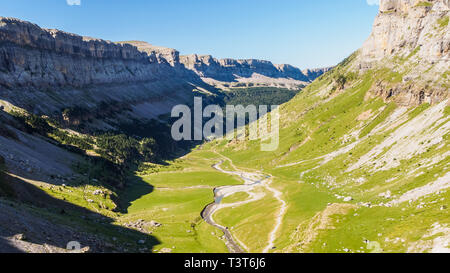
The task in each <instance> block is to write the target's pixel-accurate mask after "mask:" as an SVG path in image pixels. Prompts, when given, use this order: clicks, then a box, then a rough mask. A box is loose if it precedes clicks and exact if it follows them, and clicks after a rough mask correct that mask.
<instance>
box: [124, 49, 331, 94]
mask: <svg viewBox="0 0 450 273" xmlns="http://www.w3.org/2000/svg"><path fill="white" fill-rule="evenodd" d="M126 43H129V44H132V45H135V46H136V47H138V48H139V50H141V51H143V52H147V53H149V54H154V55H155V56H156V57H157V59H158V60H167V62H168V63H169V64H170V65H172V66H173V67H175V68H178V69H180V66H181V67H183V68H186V69H188V70H190V71H193V72H194V73H195V74H196V75H197V76H199V77H201V78H202V80H203V81H205V82H207V83H208V84H211V85H213V86H215V87H218V88H228V87H247V86H278V87H287V88H299V87H303V86H305V85H306V84H308V83H310V82H312V81H313V80H315V79H316V78H317V77H319V76H320V75H322V74H323V73H325V72H327V71H328V70H330V69H331V68H319V69H311V70H305V71H302V70H300V69H299V68H297V67H294V66H292V65H288V64H281V65H277V64H273V63H272V62H269V61H264V60H255V59H246V60H235V59H216V58H214V57H213V56H211V55H197V54H191V55H186V56H180V53H179V52H178V51H176V50H175V49H171V48H165V47H158V46H154V45H150V44H148V43H145V42H140V41H130V42H126Z"/></svg>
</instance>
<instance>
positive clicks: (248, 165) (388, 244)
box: [155, 54, 450, 252]
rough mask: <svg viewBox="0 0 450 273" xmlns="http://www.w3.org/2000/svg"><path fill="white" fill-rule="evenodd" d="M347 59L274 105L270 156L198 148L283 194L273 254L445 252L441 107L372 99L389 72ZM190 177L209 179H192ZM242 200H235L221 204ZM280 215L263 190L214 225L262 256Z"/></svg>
mask: <svg viewBox="0 0 450 273" xmlns="http://www.w3.org/2000/svg"><path fill="white" fill-rule="evenodd" d="M355 57H356V54H355V55H353V56H351V57H350V58H348V59H347V60H345V61H344V62H343V63H341V64H340V65H339V66H338V67H337V68H336V69H334V70H332V71H331V72H329V73H327V74H326V75H324V76H322V77H320V78H319V79H318V80H316V81H315V82H314V83H313V84H311V85H310V86H308V87H307V88H305V90H303V91H302V92H301V93H300V94H298V95H297V96H296V97H294V98H293V99H292V100H291V101H289V102H288V103H286V104H284V105H282V106H281V129H280V147H279V149H278V150H276V151H275V152H269V153H268V152H261V151H260V142H259V141H242V142H239V141H226V140H217V141H214V142H211V143H208V144H204V145H203V146H202V147H201V149H202V151H208V150H209V151H214V152H218V153H220V154H221V155H223V156H225V157H227V158H229V159H231V160H232V163H234V166H236V167H237V168H240V169H245V170H253V171H255V172H256V171H263V172H264V173H268V174H271V175H272V176H273V183H272V186H273V187H275V188H276V189H278V190H279V191H281V192H282V193H283V195H282V198H283V200H285V201H286V202H287V204H288V209H287V211H286V213H285V214H284V215H283V218H282V225H281V229H280V230H278V232H277V234H276V235H277V239H276V241H275V248H273V249H272V250H271V251H274V252H430V251H437V250H439V249H445V247H448V245H447V244H448V234H449V232H448V231H449V224H450V218H449V217H448V211H447V210H448V204H449V203H450V200H449V193H448V186H449V185H448V181H450V179H449V170H448V166H449V165H450V164H449V163H450V158H449V155H450V150H449V131H450V130H449V124H450V120H449V119H450V117H449V107H448V106H447V101H444V102H442V103H440V104H435V105H429V104H422V105H418V106H414V105H411V106H400V105H397V104H396V103H395V102H392V101H389V100H387V101H384V100H382V99H381V98H380V97H378V96H373V95H372V94H373V93H372V90H374V89H376V83H379V82H383V83H392V84H395V82H396V81H397V80H396V74H395V73H393V72H390V71H389V70H386V69H372V70H369V71H366V72H361V73H359V74H358V73H356V72H354V69H353V68H352V65H353V60H354V59H355ZM190 156H191V155H188V156H187V158H190ZM217 160H219V159H217ZM223 168H224V169H231V168H232V166H230V165H229V163H227V164H226V165H225V164H224V166H223ZM160 175H161V174H156V175H155V179H156V180H158V179H160V177H161V179H162V177H163V176H162V175H161V176H160ZM195 178H196V180H202V179H208V177H207V176H206V175H205V176H204V175H202V174H200V173H199V174H196V176H195ZM260 190H262V191H264V189H260ZM247 199H248V195H247V194H239V195H235V196H231V197H229V198H228V199H225V203H227V202H231V203H235V202H237V201H239V200H241V201H245V200H247ZM279 209H280V204H279V203H277V202H276V200H275V199H274V198H273V197H272V196H271V194H270V192H266V197H265V198H264V199H262V200H260V201H257V202H252V203H248V204H245V205H242V206H236V207H232V208H224V209H222V210H220V211H219V212H217V213H216V215H215V216H214V217H215V219H216V221H217V222H218V223H219V224H221V225H223V226H226V227H229V229H230V231H231V233H232V234H233V236H234V237H235V238H236V239H237V240H238V241H240V242H241V245H245V246H246V247H247V250H248V251H251V252H260V251H262V249H263V248H264V246H265V245H266V244H267V242H268V238H267V237H268V235H267V234H268V233H269V232H270V230H271V229H272V228H273V227H274V225H275V221H274V218H275V215H276V213H277V212H278V211H279Z"/></svg>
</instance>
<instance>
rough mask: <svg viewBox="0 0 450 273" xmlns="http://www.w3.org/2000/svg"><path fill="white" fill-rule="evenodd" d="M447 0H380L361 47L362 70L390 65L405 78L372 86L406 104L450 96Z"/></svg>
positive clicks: (376, 91) (359, 60) (449, 8)
mask: <svg viewBox="0 0 450 273" xmlns="http://www.w3.org/2000/svg"><path fill="white" fill-rule="evenodd" d="M449 11H450V6H449V1H448V0H429V1H418V0H381V1H380V12H379V14H378V16H377V17H376V19H375V23H374V25H373V30H372V33H371V35H370V37H369V38H368V39H367V41H366V42H365V43H364V45H363V47H362V48H361V50H360V51H359V55H358V59H357V62H356V64H357V69H359V70H360V71H367V70H369V69H380V68H388V69H390V70H391V71H392V73H397V74H396V75H397V76H398V78H399V79H400V77H401V79H400V82H395V83H390V84H389V86H388V85H387V84H385V83H379V87H378V88H375V89H374V90H372V91H373V92H374V93H376V94H377V95H381V96H383V97H385V98H391V97H395V100H396V101H397V102H398V103H399V104H402V105H414V104H420V103H423V102H429V103H436V102H439V101H442V100H443V99H446V98H448V97H449V92H448V78H447V77H446V76H445V75H446V73H448V70H449V65H450V51H449V49H450V29H449V25H448V17H449Z"/></svg>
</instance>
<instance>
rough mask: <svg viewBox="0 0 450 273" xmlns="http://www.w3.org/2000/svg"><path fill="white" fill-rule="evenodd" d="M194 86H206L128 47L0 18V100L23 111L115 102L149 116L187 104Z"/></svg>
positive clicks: (153, 56)
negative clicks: (174, 106)
mask: <svg viewBox="0 0 450 273" xmlns="http://www.w3.org/2000/svg"><path fill="white" fill-rule="evenodd" d="M186 78H189V82H188V81H187V80H186ZM195 85H198V86H206V84H205V83H203V82H202V81H201V79H200V78H199V77H197V76H196V75H195V74H194V73H189V72H187V71H184V70H182V71H181V70H177V69H175V68H174V67H172V66H171V65H170V64H169V63H168V61H167V60H165V59H162V58H160V56H159V55H157V54H154V53H150V52H144V51H141V50H138V49H137V48H136V47H135V46H133V45H130V44H116V43H112V42H109V41H104V40H99V39H93V38H88V37H82V36H78V35H75V34H70V33H65V32H62V31H58V30H48V29H42V28H40V27H39V26H37V25H34V24H32V23H28V22H24V21H20V20H17V19H12V18H0V98H1V99H2V100H3V101H4V102H8V103H10V104H13V105H16V106H19V107H23V108H26V109H27V110H29V111H33V112H35V113H40V114H42V113H45V114H50V115H53V114H54V113H58V112H59V113H60V112H61V111H62V109H64V108H70V107H73V106H78V107H82V108H84V109H86V110H87V112H89V109H95V108H97V106H99V105H105V104H106V105H108V104H110V103H112V102H120V103H121V104H122V105H128V106H129V108H131V109H132V111H131V114H132V115H135V116H138V117H151V118H153V117H157V116H158V115H160V114H163V113H167V112H168V111H169V110H170V109H171V107H172V106H173V105H175V104H178V103H185V102H186V101H188V100H190V97H191V96H192V89H193V88H194V87H193V86H195Z"/></svg>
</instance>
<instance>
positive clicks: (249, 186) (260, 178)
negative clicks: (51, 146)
mask: <svg viewBox="0 0 450 273" xmlns="http://www.w3.org/2000/svg"><path fill="white" fill-rule="evenodd" d="M220 156H222V155H220ZM222 157H223V158H225V159H226V160H228V161H229V162H230V163H231V166H232V167H233V168H234V169H235V170H236V171H226V170H223V169H222V168H221V165H222V164H223V161H221V162H220V163H218V164H216V165H214V166H213V168H214V169H216V170H218V171H220V172H222V173H225V174H230V175H235V176H239V177H240V178H241V179H242V180H244V184H243V185H237V186H224V187H219V188H216V189H215V190H214V197H215V202H214V203H212V204H210V205H208V206H207V207H206V208H205V210H204V211H203V212H202V217H203V219H205V221H206V222H207V223H209V224H210V225H212V226H215V227H217V228H219V229H221V230H222V231H223V232H224V234H225V238H226V244H227V246H228V248H229V250H230V251H231V252H233V253H243V252H244V250H243V249H242V247H243V248H244V249H245V250H247V251H248V250H249V248H248V247H247V246H246V245H245V244H244V243H242V242H240V241H239V242H236V241H237V239H235V238H233V236H232V234H231V232H230V231H229V229H228V228H227V227H223V226H221V225H219V224H217V223H216V222H215V221H214V219H213V215H214V213H216V212H217V211H219V210H221V209H224V208H230V207H239V206H242V205H245V204H249V203H253V202H256V201H259V200H261V199H263V198H264V197H265V196H266V194H265V193H264V192H257V191H255V190H256V189H257V188H258V187H259V188H265V189H267V190H268V191H270V192H272V193H273V196H274V197H275V198H276V199H277V200H278V201H279V202H280V203H281V208H280V210H279V212H278V213H277V216H276V219H275V222H276V224H275V227H274V229H273V230H272V231H271V232H270V234H269V238H268V240H269V241H268V245H267V246H266V247H265V248H264V250H263V252H264V253H267V252H269V251H270V250H271V249H273V248H274V242H275V240H276V235H277V232H278V231H279V229H280V227H281V223H282V219H283V216H284V214H285V213H286V210H287V203H286V202H285V201H284V200H283V199H282V198H281V196H282V193H281V192H280V191H278V190H276V189H274V188H272V187H271V186H270V184H271V183H272V177H271V176H267V175H264V174H262V173H258V172H245V171H240V170H238V169H237V168H236V167H235V166H234V165H233V162H232V161H231V160H230V159H229V158H226V157H224V156H222ZM239 192H245V193H247V194H249V195H250V198H249V199H248V200H245V201H239V202H234V203H227V204H222V203H221V202H222V200H223V198H225V197H227V196H231V195H233V194H235V193H239ZM241 246H242V247H241Z"/></svg>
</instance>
